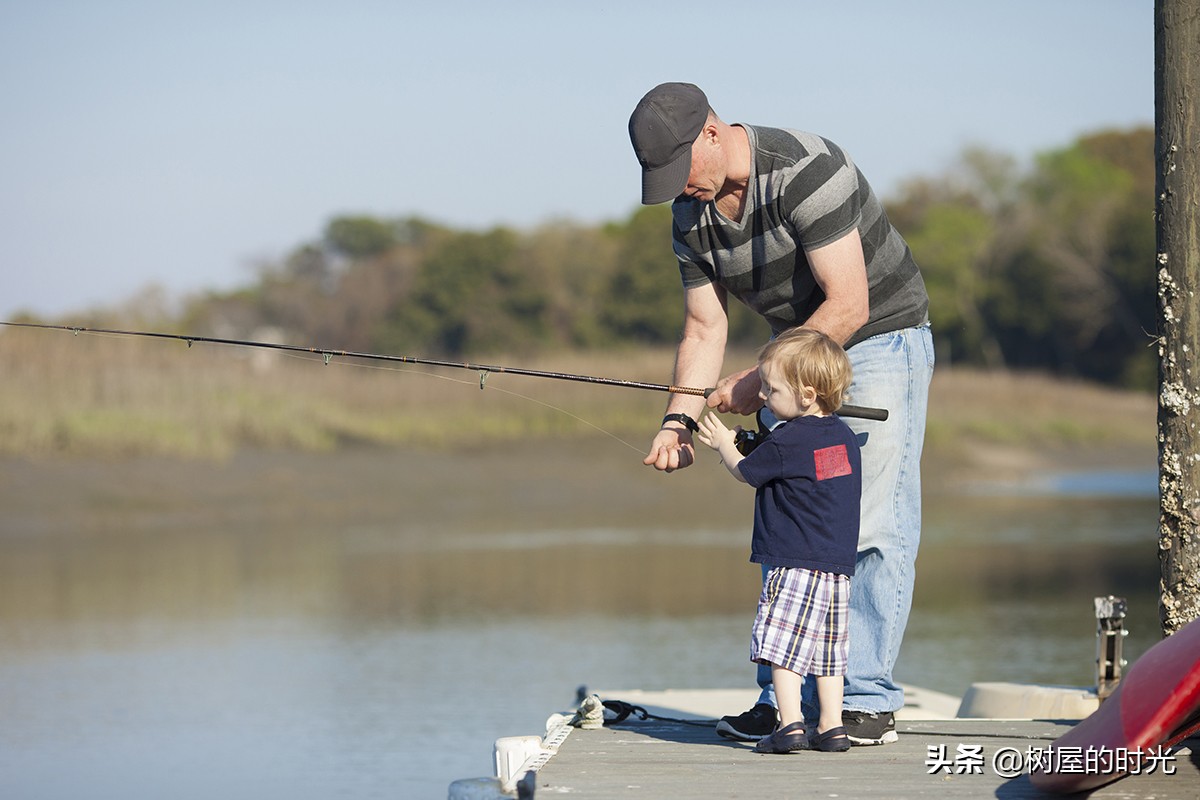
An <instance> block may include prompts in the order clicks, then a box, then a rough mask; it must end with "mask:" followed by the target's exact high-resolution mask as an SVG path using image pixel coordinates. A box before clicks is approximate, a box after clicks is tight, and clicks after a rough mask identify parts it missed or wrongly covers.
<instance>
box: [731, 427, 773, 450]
mask: <svg viewBox="0 0 1200 800" xmlns="http://www.w3.org/2000/svg"><path fill="white" fill-rule="evenodd" d="M766 438H767V437H766V434H763V433H759V432H758V431H747V430H741V431H738V432H737V433H736V434H734V437H733V445H734V447H736V448H737V451H738V452H739V453H741V454H742V455H744V456H748V455H750V454H751V453H753V452H754V448H756V447H758V446H759V445H760V444H762V443H763V440H764V439H766Z"/></svg>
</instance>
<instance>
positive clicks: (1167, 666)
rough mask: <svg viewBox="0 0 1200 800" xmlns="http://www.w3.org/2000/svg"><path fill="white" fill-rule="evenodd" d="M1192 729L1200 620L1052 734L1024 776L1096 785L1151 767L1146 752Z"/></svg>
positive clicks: (1071, 785) (1053, 785)
mask: <svg viewBox="0 0 1200 800" xmlns="http://www.w3.org/2000/svg"><path fill="white" fill-rule="evenodd" d="M1197 730H1200V620H1194V621H1193V622H1191V623H1189V624H1187V625H1185V626H1184V627H1183V628H1181V629H1179V630H1178V631H1176V632H1175V633H1173V634H1171V635H1170V636H1168V637H1167V638H1166V639H1163V640H1162V641H1161V642H1159V643H1158V644H1156V645H1154V646H1153V647H1151V648H1150V649H1149V650H1147V651H1146V652H1145V653H1144V654H1143V655H1142V657H1141V658H1139V659H1138V660H1137V661H1136V662H1135V663H1134V665H1133V666H1132V667H1131V668H1130V669H1129V671H1128V672H1127V673H1126V675H1125V677H1124V678H1123V679H1122V680H1121V683H1120V684H1119V685H1118V686H1117V690H1116V691H1115V692H1113V693H1112V694H1111V695H1109V697H1108V699H1107V700H1105V701H1104V702H1103V703H1101V705H1100V708H1098V709H1097V710H1096V711H1095V712H1093V713H1092V715H1091V716H1089V717H1088V718H1087V719H1085V720H1083V721H1082V722H1080V723H1079V724H1078V725H1076V726H1075V727H1074V728H1072V729H1071V730H1069V731H1067V732H1066V733H1065V734H1063V735H1062V736H1060V737H1059V738H1057V739H1055V740H1054V743H1053V744H1052V745H1050V747H1049V748H1047V751H1046V752H1045V753H1043V754H1042V758H1041V759H1040V760H1041V762H1042V763H1040V764H1037V765H1033V767H1032V768H1031V770H1030V774H1029V780H1030V782H1031V783H1032V784H1033V785H1034V786H1036V787H1038V788H1039V789H1044V790H1046V791H1050V792H1062V793H1067V792H1082V791H1087V790H1089V789H1095V788H1096V787H1098V786H1103V785H1104V784H1106V783H1111V782H1112V781H1115V780H1117V779H1118V778H1122V777H1124V776H1125V775H1127V774H1129V773H1130V772H1131V771H1134V770H1135V769H1136V768H1137V767H1138V766H1139V765H1140V766H1141V767H1142V768H1143V769H1145V768H1148V767H1149V763H1150V762H1148V761H1147V760H1146V757H1154V756H1158V755H1160V754H1161V753H1162V752H1164V751H1165V750H1166V749H1167V748H1168V747H1171V746H1172V745H1175V744H1177V743H1178V742H1180V741H1182V740H1183V739H1186V738H1187V737H1188V736H1190V735H1191V734H1193V733H1195V732H1196V731H1197ZM1139 757H1140V760H1139ZM1158 768H1161V765H1160V766H1159V767H1158Z"/></svg>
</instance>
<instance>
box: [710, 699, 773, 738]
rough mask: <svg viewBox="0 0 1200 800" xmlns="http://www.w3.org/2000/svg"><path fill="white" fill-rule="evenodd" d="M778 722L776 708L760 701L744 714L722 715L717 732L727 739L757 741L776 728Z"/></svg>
mask: <svg viewBox="0 0 1200 800" xmlns="http://www.w3.org/2000/svg"><path fill="white" fill-rule="evenodd" d="M776 722H777V720H776V719H775V709H774V708H772V707H771V706H769V705H767V704H766V703H758V704H757V705H755V706H754V708H752V709H750V710H749V711H747V712H745V713H744V714H738V715H737V716H736V717H721V721H720V722H718V723H717V733H719V734H721V735H722V736H724V737H725V738H727V739H740V740H741V741H743V742H757V741H758V740H759V739H762V738H763V737H765V736H769V735H770V734H771V731H773V730H775V725H776Z"/></svg>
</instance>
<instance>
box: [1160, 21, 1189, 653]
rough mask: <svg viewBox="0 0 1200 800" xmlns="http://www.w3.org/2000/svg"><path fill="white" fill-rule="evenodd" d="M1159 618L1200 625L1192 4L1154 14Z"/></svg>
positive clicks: (1171, 627) (1174, 625)
mask: <svg viewBox="0 0 1200 800" xmlns="http://www.w3.org/2000/svg"><path fill="white" fill-rule="evenodd" d="M1154 107H1155V167H1156V169H1157V177H1156V181H1155V195H1156V201H1155V210H1156V212H1157V248H1158V265H1157V266H1158V305H1159V370H1158V381H1159V396H1158V464H1159V561H1160V565H1161V572H1162V582H1161V598H1160V603H1159V615H1160V618H1161V621H1162V628H1163V634H1164V635H1169V634H1171V633H1174V632H1175V631H1177V630H1179V629H1180V628H1181V627H1183V626H1184V625H1186V624H1187V623H1188V622H1190V621H1192V620H1194V619H1197V618H1200V430H1198V429H1197V423H1198V422H1200V293H1198V291H1197V290H1198V289H1200V146H1198V142H1197V135H1198V131H1197V127H1196V122H1197V120H1196V114H1197V110H1198V107H1200V0H1155V4H1154Z"/></svg>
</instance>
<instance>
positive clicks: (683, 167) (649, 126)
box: [629, 83, 709, 206]
mask: <svg viewBox="0 0 1200 800" xmlns="http://www.w3.org/2000/svg"><path fill="white" fill-rule="evenodd" d="M708 110H709V109H708V98H707V97H705V96H704V92H702V91H700V89H699V87H697V86H693V85H692V84H690V83H661V84H659V85H658V86H655V87H654V88H653V89H651V90H650V91H649V92H647V93H646V96H645V97H643V98H642V99H641V102H639V103H638V104H637V108H635V109H634V110H633V115H632V116H630V117H629V139H630V141H632V142H633V152H634V153H635V154H636V155H637V159H638V161H639V162H640V163H641V165H642V203H643V204H644V205H648V206H652V205H655V204H657V203H665V202H666V201H668V200H674V199H675V198H676V197H678V196H679V195H680V194H682V193H683V190H684V189H685V188H686V187H687V179H688V173H689V172H691V171H692V142H694V141H696V137H697V136H699V135H700V130H701V129H702V128H703V127H704V122H705V121H706V120H707V119H708Z"/></svg>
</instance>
